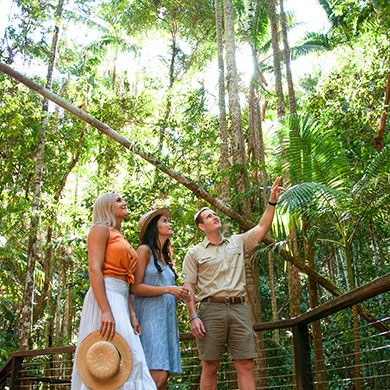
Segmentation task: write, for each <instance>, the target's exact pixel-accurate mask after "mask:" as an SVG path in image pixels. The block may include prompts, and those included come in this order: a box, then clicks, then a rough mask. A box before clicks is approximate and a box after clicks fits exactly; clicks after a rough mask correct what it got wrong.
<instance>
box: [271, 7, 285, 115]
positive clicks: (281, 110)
mask: <svg viewBox="0 0 390 390" xmlns="http://www.w3.org/2000/svg"><path fill="white" fill-rule="evenodd" d="M276 3H277V0H268V9H269V17H270V22H271V39H272V55H273V65H274V75H275V93H276V98H277V101H276V110H277V114H278V118H282V117H283V116H284V115H285V114H286V110H285V107H284V98H283V87H282V70H281V67H280V50H279V39H278V36H279V34H278V16H277V14H276Z"/></svg>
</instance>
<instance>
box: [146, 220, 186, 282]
mask: <svg viewBox="0 0 390 390" xmlns="http://www.w3.org/2000/svg"><path fill="white" fill-rule="evenodd" d="M161 217H162V214H158V215H156V216H155V217H154V218H153V219H152V220H151V221H150V223H149V225H148V227H147V229H146V232H145V234H144V236H143V238H142V241H141V242H142V244H144V245H147V246H148V247H149V248H150V250H151V251H152V255H153V258H154V265H155V266H156V268H157V271H158V272H163V269H162V268H161V266H160V264H158V261H157V260H160V261H161V255H163V256H164V259H165V261H166V262H167V264H168V265H169V268H170V269H171V270H172V272H173V273H174V274H175V279H177V278H178V277H179V275H178V274H177V273H176V270H175V267H174V265H173V262H172V246H171V240H170V239H168V240H166V241H165V242H164V245H163V247H162V250H161V251H160V248H159V246H158V244H159V242H158V230H157V222H158V220H159V219H160V218H161Z"/></svg>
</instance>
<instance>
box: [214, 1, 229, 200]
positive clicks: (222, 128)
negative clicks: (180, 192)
mask: <svg viewBox="0 0 390 390" xmlns="http://www.w3.org/2000/svg"><path fill="white" fill-rule="evenodd" d="M215 22H216V28H217V53H218V54H217V56H218V108H219V123H218V126H219V136H220V139H221V144H220V157H219V171H220V173H221V175H222V177H221V187H220V194H221V199H222V201H223V202H225V203H226V204H229V203H230V196H229V180H228V176H227V170H228V168H229V165H230V164H229V147H228V132H227V121H226V103H225V69H224V60H223V26H222V11H221V0H215Z"/></svg>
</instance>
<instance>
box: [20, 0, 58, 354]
mask: <svg viewBox="0 0 390 390" xmlns="http://www.w3.org/2000/svg"><path fill="white" fill-rule="evenodd" d="M63 4H64V0H59V2H58V5H57V8H56V12H55V20H56V25H55V28H54V33H53V39H52V44H51V50H50V57H49V63H48V71H47V78H46V88H47V89H48V90H50V89H51V85H52V80H53V71H54V65H55V58H56V53H57V44H58V39H59V31H60V22H61V16H62V11H63ZM48 106H49V101H48V99H47V98H45V99H44V101H43V106H42V113H43V120H42V123H41V127H40V134H39V140H38V147H37V154H36V163H35V173H34V188H33V201H32V209H31V214H32V216H31V220H30V232H29V242H28V251H27V267H26V276H25V283H24V294H23V304H22V323H21V326H20V335H19V348H20V349H27V347H28V340H29V337H30V333H31V328H32V312H33V300H34V275H35V245H36V242H37V235H38V228H39V219H40V218H39V214H40V203H41V187H42V171H43V165H44V152H45V138H46V128H47V122H48Z"/></svg>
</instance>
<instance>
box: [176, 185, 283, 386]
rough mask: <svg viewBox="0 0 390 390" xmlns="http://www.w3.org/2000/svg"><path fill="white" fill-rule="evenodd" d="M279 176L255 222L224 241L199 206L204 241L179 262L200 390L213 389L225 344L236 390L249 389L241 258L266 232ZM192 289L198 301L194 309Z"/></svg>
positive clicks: (214, 219)
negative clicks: (196, 352) (198, 365)
mask: <svg viewBox="0 0 390 390" xmlns="http://www.w3.org/2000/svg"><path fill="white" fill-rule="evenodd" d="M280 180H281V177H278V178H277V179H276V180H275V182H274V183H273V185H272V187H271V194H270V199H269V202H268V203H269V204H268V206H267V209H266V210H265V212H264V215H263V217H262V218H261V220H260V223H259V224H258V225H257V226H256V227H254V228H253V229H251V230H248V231H247V232H245V233H243V234H238V235H233V236H231V237H229V238H225V237H223V236H222V235H221V229H222V225H221V221H220V219H219V217H218V216H217V214H216V213H215V212H214V211H212V210H211V209H209V208H208V207H204V208H203V209H201V210H200V211H198V213H197V214H196V215H195V217H194V220H195V223H196V225H197V226H198V228H199V229H200V230H202V231H203V232H204V233H205V234H206V238H205V239H204V240H203V241H202V242H201V243H199V244H198V245H195V246H194V247H193V248H191V249H190V250H189V251H188V253H187V255H186V257H185V259H184V263H183V282H184V287H186V288H187V289H188V290H189V291H190V293H191V299H190V300H189V301H187V302H186V305H187V309H188V312H189V315H190V322H191V332H192V334H193V335H194V337H195V338H196V341H197V344H198V349H199V357H200V359H201V360H202V375H201V379H200V389H201V390H216V389H217V371H218V367H219V362H220V360H221V356H222V352H223V348H224V346H225V344H227V345H228V347H229V350H230V354H231V356H232V359H233V360H234V365H235V366H236V369H237V372H238V386H239V388H240V390H254V389H255V382H254V379H253V359H254V358H255V357H256V341H255V333H254V331H253V326H252V322H251V319H250V314H249V309H248V306H247V304H246V302H245V283H246V282H245V263H244V261H245V260H244V259H245V256H247V255H251V254H252V252H253V250H254V249H255V248H256V246H257V245H259V244H260V242H261V241H262V239H263V237H264V236H265V235H266V234H267V232H268V231H269V229H270V227H271V224H272V220H273V217H274V212H275V206H276V202H277V200H278V197H279V195H280V193H281V192H283V191H284V189H283V188H282V187H279V183H280ZM195 287H196V289H197V292H198V296H197V301H200V302H201V304H200V306H199V310H198V312H197V311H196V306H195Z"/></svg>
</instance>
